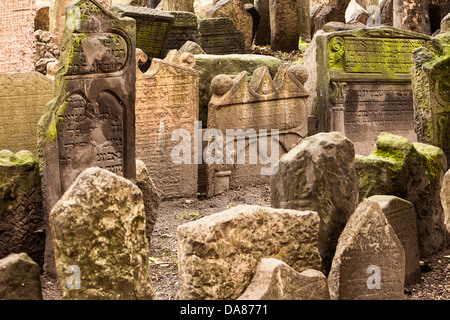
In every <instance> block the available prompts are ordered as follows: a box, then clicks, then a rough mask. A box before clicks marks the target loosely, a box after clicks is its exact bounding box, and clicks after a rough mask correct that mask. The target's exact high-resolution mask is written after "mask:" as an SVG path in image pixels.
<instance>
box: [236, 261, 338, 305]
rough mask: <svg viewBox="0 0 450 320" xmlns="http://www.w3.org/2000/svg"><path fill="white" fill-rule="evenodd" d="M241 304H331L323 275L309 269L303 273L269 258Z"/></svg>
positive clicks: (253, 280)
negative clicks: (326, 302)
mask: <svg viewBox="0 0 450 320" xmlns="http://www.w3.org/2000/svg"><path fill="white" fill-rule="evenodd" d="M237 300H330V294H329V292H328V283H327V278H326V277H325V276H324V275H323V273H322V272H320V271H317V270H313V269H308V270H305V271H303V272H301V273H300V272H297V271H295V270H294V269H292V268H291V267H289V266H288V265H287V264H286V263H284V262H283V261H281V260H277V259H273V258H265V259H262V260H261V261H260V262H259V264H258V266H257V267H256V270H255V274H254V276H253V279H252V282H251V283H250V285H249V286H248V287H247V289H246V290H245V292H244V293H243V294H242V295H241V296H240V297H239V298H238V299H237Z"/></svg>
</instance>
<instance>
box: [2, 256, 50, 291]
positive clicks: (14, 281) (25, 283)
mask: <svg viewBox="0 0 450 320" xmlns="http://www.w3.org/2000/svg"><path fill="white" fill-rule="evenodd" d="M0 300H42V287H41V280H40V279H39V267H38V266H37V264H36V263H35V262H34V261H33V260H31V258H30V257H29V256H28V255H27V254H26V253H14V254H10V255H9V256H7V257H6V258H3V259H1V260H0Z"/></svg>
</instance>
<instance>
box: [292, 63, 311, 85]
mask: <svg viewBox="0 0 450 320" xmlns="http://www.w3.org/2000/svg"><path fill="white" fill-rule="evenodd" d="M288 71H289V72H290V73H292V74H293V75H294V77H295V78H296V79H297V80H298V81H300V83H301V84H305V82H306V81H307V80H308V71H307V70H306V68H305V67H304V66H302V65H300V64H293V65H291V66H290V67H289V68H288Z"/></svg>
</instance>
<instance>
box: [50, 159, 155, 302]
mask: <svg viewBox="0 0 450 320" xmlns="http://www.w3.org/2000/svg"><path fill="white" fill-rule="evenodd" d="M50 226H51V232H52V235H53V242H54V247H55V261H56V269H57V274H58V280H59V287H60V289H61V293H62V297H63V299H70V300H72V299H77V300H79V299H81V300H100V299H101V300H151V299H153V298H154V293H153V287H152V281H151V272H150V265H149V260H148V258H149V246H148V242H147V238H146V231H145V229H146V225H145V210H144V203H143V198H142V192H141V191H140V190H139V188H138V187H137V186H136V185H134V184H133V183H131V182H130V180H128V179H125V178H123V177H120V176H118V175H116V174H113V173H111V172H109V171H108V170H105V169H100V168H89V169H86V170H85V171H83V172H82V173H81V174H80V175H79V176H78V178H77V179H76V180H75V181H74V183H73V185H72V186H71V187H70V188H69V189H68V190H67V192H66V193H64V195H63V196H62V197H61V199H60V200H59V201H58V202H57V203H56V205H55V206H54V207H53V209H52V211H51V212H50Z"/></svg>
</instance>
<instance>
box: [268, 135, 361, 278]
mask: <svg viewBox="0 0 450 320" xmlns="http://www.w3.org/2000/svg"><path fill="white" fill-rule="evenodd" d="M354 159H355V150H354V146H353V143H352V142H351V141H350V140H349V139H347V138H346V137H345V136H344V135H343V134H342V133H340V132H330V133H318V134H316V135H313V136H310V137H307V138H305V139H304V140H303V141H302V142H301V143H300V144H299V145H298V146H296V147H295V148H293V149H292V150H290V151H289V152H288V153H286V154H285V155H283V156H282V157H281V159H280V160H279V162H278V172H277V173H276V174H275V175H273V176H272V177H271V182H270V183H271V185H270V188H271V195H270V202H271V206H272V207H274V208H286V209H294V210H306V208H308V210H314V211H316V212H317V213H318V214H319V216H320V218H321V222H320V230H319V250H320V254H321V257H322V261H323V266H322V269H321V271H323V272H324V273H325V275H327V274H328V272H329V270H330V266H331V260H332V257H333V254H334V250H335V248H336V244H337V241H338V238H339V235H340V234H341V232H342V230H343V229H344V226H345V224H346V222H347V220H348V218H349V216H350V215H351V214H352V213H353V211H354V210H355V208H356V206H357V204H358V191H359V188H358V187H359V181H358V176H357V175H356V171H355V163H354Z"/></svg>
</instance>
